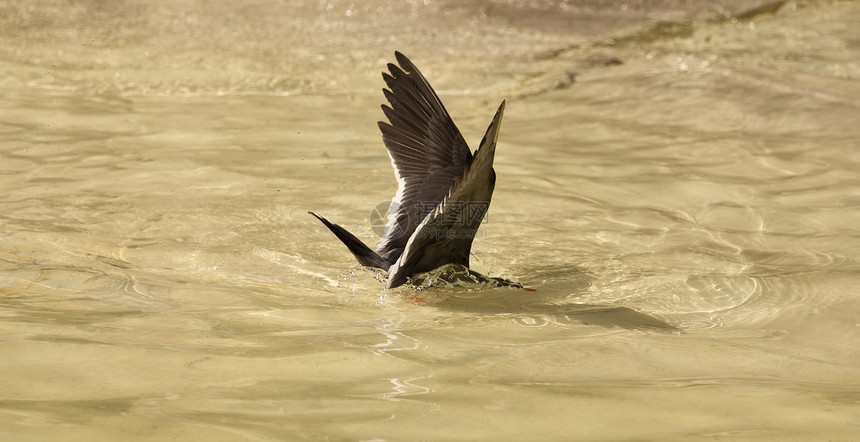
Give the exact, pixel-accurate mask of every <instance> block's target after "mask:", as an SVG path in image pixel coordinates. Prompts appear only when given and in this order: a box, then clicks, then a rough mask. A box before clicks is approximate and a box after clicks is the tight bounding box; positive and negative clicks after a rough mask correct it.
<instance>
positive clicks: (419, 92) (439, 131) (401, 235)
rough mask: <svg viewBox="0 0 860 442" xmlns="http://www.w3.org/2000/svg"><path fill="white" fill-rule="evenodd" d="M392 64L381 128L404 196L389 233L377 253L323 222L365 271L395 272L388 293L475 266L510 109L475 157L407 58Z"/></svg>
mask: <svg viewBox="0 0 860 442" xmlns="http://www.w3.org/2000/svg"><path fill="white" fill-rule="evenodd" d="M395 57H396V59H397V63H398V64H399V66H396V65H394V64H389V65H388V70H389V72H390V73H383V74H382V78H383V79H384V80H385V84H386V85H387V86H388V88H387V89H383V93H384V94H385V98H386V99H387V100H388V102H389V104H390V106H387V105H383V106H382V111H383V113H385V116H386V117H387V118H388V122H387V123H386V122H382V121H380V122H379V129H380V130H381V131H382V141H383V142H384V143H385V147H386V148H387V149H388V155H389V157H390V158H391V165H392V167H393V168H394V175H395V177H396V178H397V185H398V188H397V193H396V194H395V196H394V198H393V199H392V201H391V208H390V210H389V218H388V223H387V224H386V226H385V232H384V234H383V236H382V238H381V239H380V241H379V243H378V244H377V246H376V250H375V251H374V250H371V249H370V248H369V247H367V246H366V245H365V244H364V243H362V242H361V241H360V240H359V239H358V238H356V237H355V236H354V235H352V234H351V233H349V232H347V231H346V230H345V229H343V228H342V227H340V226H338V225H337V224H332V223H330V222H329V221H328V220H326V219H325V218H322V217H320V216H318V215H316V214H314V213H311V214H312V215H314V216H315V217H317V219H319V220H320V221H322V223H323V224H325V226H326V227H328V228H329V230H331V231H332V232H333V233H334V234H335V235H336V236H337V237H338V238H339V239H340V240H341V241H342V242H343V243H344V244H345V245H346V246H347V248H349V250H350V252H352V254H353V255H355V257H356V259H358V262H359V263H361V264H362V265H364V266H368V267H377V268H380V269H383V270H388V281H387V283H386V287H389V288H390V287H397V286H399V285H401V284H403V283H404V282H405V281H406V278H407V277H409V276H411V275H413V274H416V273H421V272H426V271H429V270H433V269H435V268H436V267H439V266H442V265H445V264H452V263H453V264H460V265H463V266H468V265H469V251H470V250H471V246H472V240H473V239H474V236H475V233H477V229H478V227H479V226H480V224H481V221H482V220H483V218H484V215H485V214H486V212H487V209H488V208H489V204H490V198H491V197H492V194H493V187H494V184H495V172H494V170H493V157H494V154H495V148H496V140H497V138H498V134H499V126H500V124H501V119H502V114H503V112H504V107H505V103H504V101H503V102H502V104H501V106H499V110H498V112H496V116H495V117H494V118H493V122H492V123H491V124H490V127H489V128H488V129H487V133H486V135H485V136H484V139H483V140H481V144H480V145H479V147H478V150H476V151H475V154H474V155H473V154H472V153H471V152H470V151H469V147H468V145H467V144H466V141H465V140H464V139H463V136H462V135H461V134H460V131H459V129H457V126H456V125H455V124H454V122H453V121H452V120H451V117H450V115H448V111H447V110H446V109H445V106H444V105H443V104H442V101H441V100H440V99H439V97H438V96H437V95H436V93H435V92H434V91H433V88H432V87H431V86H430V83H428V82H427V80H426V79H425V78H424V76H423V75H422V74H421V72H420V71H419V70H418V68H416V67H415V65H414V64H412V62H411V61H410V60H409V59H408V58H406V56H404V55H403V54H401V53H400V52H395Z"/></svg>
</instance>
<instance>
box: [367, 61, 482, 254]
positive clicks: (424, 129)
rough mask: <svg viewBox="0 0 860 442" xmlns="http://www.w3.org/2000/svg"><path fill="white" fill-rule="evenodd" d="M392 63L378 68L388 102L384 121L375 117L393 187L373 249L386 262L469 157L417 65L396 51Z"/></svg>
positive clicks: (434, 204)
mask: <svg viewBox="0 0 860 442" xmlns="http://www.w3.org/2000/svg"><path fill="white" fill-rule="evenodd" d="M394 55H395V56H396V58H397V63H398V64H399V65H400V66H399V67H398V66H395V65H394V64H389V65H388V70H389V71H390V74H388V73H384V72H383V74H382V78H383V79H384V80H385V83H386V84H387V85H388V89H383V93H384V94H385V98H386V99H388V102H389V103H390V104H391V106H390V107H389V106H386V105H383V106H382V111H383V112H385V116H386V117H388V121H389V122H388V123H385V122H382V121H380V122H379V129H380V130H381V131H382V141H383V142H384V143H385V147H386V148H387V149H388V155H389V157H390V158H391V165H392V167H393V168H394V175H395V177H396V178H397V186H398V187H397V193H396V194H395V196H394V198H393V199H392V201H391V207H390V209H389V214H388V222H387V224H386V226H385V233H384V234H383V236H382V238H381V239H380V240H379V243H378V244H377V246H376V253H377V254H378V255H379V256H380V257H382V259H383V260H384V261H385V262H387V263H388V264H389V265H390V264H393V263H394V262H395V261H396V260H397V259H398V258H399V257H400V255H401V254H402V252H403V250H404V248H406V243H407V242H408V241H409V238H410V236H412V234H413V233H414V232H415V229H416V228H417V227H418V225H419V224H420V223H421V221H422V220H423V219H424V218H425V217H426V216H427V214H428V213H430V212H431V211H433V210H435V209H436V207H437V206H438V205H439V203H440V202H441V201H442V198H444V197H445V195H446V194H448V191H449V190H450V189H451V186H452V185H453V184H454V181H455V180H456V179H457V177H458V176H460V175H462V174H463V171H464V170H465V169H466V168H467V167H468V166H469V164H471V163H472V155H471V153H470V152H469V146H468V145H466V141H465V140H464V139H463V136H462V135H461V134H460V131H459V130H458V129H457V126H455V125H454V122H453V121H451V117H450V116H449V115H448V111H447V110H445V106H443V105H442V101H441V100H439V97H438V96H437V95H436V92H434V91H433V88H432V87H431V86H430V83H428V82H427V80H426V79H425V78H424V76H423V75H421V72H420V71H418V68H416V67H415V65H414V64H412V62H411V61H409V59H408V58H406V56H404V55H403V54H401V53H400V52H395V53H394Z"/></svg>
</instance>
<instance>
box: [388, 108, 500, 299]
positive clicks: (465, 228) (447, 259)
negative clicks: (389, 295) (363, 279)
mask: <svg viewBox="0 0 860 442" xmlns="http://www.w3.org/2000/svg"><path fill="white" fill-rule="evenodd" d="M504 111H505V102H504V101H502V104H501V105H500V106H499V110H498V111H497V112H496V116H495V117H493V122H492V123H490V127H488V128H487V133H486V134H485V135H484V139H483V140H481V145H480V146H479V147H478V150H477V151H475V156H474V158H473V159H472V161H471V162H470V163H469V164H468V165H467V166H466V169H465V170H464V171H463V172H462V174H460V175H459V176H458V177H457V178H456V179H455V181H454V183H453V185H452V186H451V188H450V190H449V191H448V192H447V194H446V195H445V196H444V198H443V199H442V201H441V202H440V203H439V205H438V206H437V207H436V208H435V209H433V210H432V211H431V212H430V213H428V214H427V216H426V217H425V218H424V219H423V220H422V221H421V223H420V224H419V225H418V226H417V228H416V229H415V231H414V232H413V233H412V234H411V235H410V237H409V239H408V241H407V243H406V246H405V248H404V250H403V254H402V255H401V256H400V257H399V259H397V261H396V262H395V263H394V264H393V265H392V266H391V267H390V268H389V269H388V281H387V282H386V284H385V286H386V288H392V287H397V286H399V285H402V284H403V283H404V282H406V278H407V277H408V276H410V275H412V274H415V273H420V272H426V271H430V270H433V269H435V268H437V267H439V266H442V265H445V264H460V265H463V266H466V267H468V266H469V252H470V250H471V248H472V240H473V239H474V238H475V234H476V233H477V231H478V227H480V225H481V221H482V220H483V219H484V215H485V214H486V213H487V209H488V208H489V206H490V199H491V198H492V196H493V188H494V187H495V183H496V172H495V171H494V170H493V158H494V157H495V153H496V140H497V139H498V137H499V128H500V126H501V123H502V115H503V114H504Z"/></svg>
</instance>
